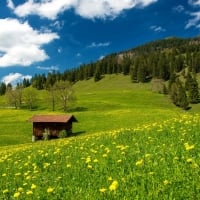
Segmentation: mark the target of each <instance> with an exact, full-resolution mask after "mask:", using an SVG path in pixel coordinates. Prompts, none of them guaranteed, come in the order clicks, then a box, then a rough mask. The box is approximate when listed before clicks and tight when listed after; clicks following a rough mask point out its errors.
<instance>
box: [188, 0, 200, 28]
mask: <svg viewBox="0 0 200 200" xmlns="http://www.w3.org/2000/svg"><path fill="white" fill-rule="evenodd" d="M188 3H189V4H190V5H191V6H193V7H195V8H196V7H200V0H189V1H188ZM188 14H189V15H190V16H191V18H190V19H189V20H188V22H187V24H186V26H185V28H186V29H188V28H191V27H195V28H200V11H196V12H190V13H188Z"/></svg>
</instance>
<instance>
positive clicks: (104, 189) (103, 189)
mask: <svg viewBox="0 0 200 200" xmlns="http://www.w3.org/2000/svg"><path fill="white" fill-rule="evenodd" d="M106 190H107V189H106V188H101V189H99V191H100V192H101V193H104V192H106Z"/></svg>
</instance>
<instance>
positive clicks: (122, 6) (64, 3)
mask: <svg viewBox="0 0 200 200" xmlns="http://www.w3.org/2000/svg"><path fill="white" fill-rule="evenodd" d="M157 1H158V0H40V1H34V0H28V1H26V2H25V3H24V4H21V5H18V6H17V7H14V4H13V2H12V0H8V7H10V8H11V9H12V10H14V13H15V14H16V15H17V16H19V17H25V16H28V15H39V16H40V17H45V18H48V19H51V20H55V19H56V18H57V16H58V15H59V14H60V13H62V12H64V11H65V10H69V9H72V8H73V9H74V10H75V12H76V13H77V14H78V15H80V16H82V17H84V18H88V19H94V18H102V19H105V18H107V17H110V18H115V17H116V16H118V15H119V14H120V13H121V12H122V11H123V10H126V9H131V8H133V7H136V6H140V7H145V6H148V5H150V4H151V3H155V2H157ZM10 5H12V6H10Z"/></svg>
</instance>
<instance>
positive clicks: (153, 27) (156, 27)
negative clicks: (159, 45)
mask: <svg viewBox="0 0 200 200" xmlns="http://www.w3.org/2000/svg"><path fill="white" fill-rule="evenodd" d="M150 29H151V30H153V31H154V32H157V33H160V32H165V31H166V29H164V28H163V27H161V26H155V25H154V26H151V27H150Z"/></svg>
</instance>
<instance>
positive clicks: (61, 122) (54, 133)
mask: <svg viewBox="0 0 200 200" xmlns="http://www.w3.org/2000/svg"><path fill="white" fill-rule="evenodd" d="M30 121H31V122H33V140H37V139H42V138H43V137H44V133H45V132H48V137H49V138H50V139H52V138H58V137H59V134H60V132H61V131H65V132H66V133H67V134H66V135H67V136H69V135H70V134H71V133H72V123H73V122H78V121H77V119H76V118H75V117H74V116H73V115H34V116H33V117H32V118H31V119H30Z"/></svg>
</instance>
